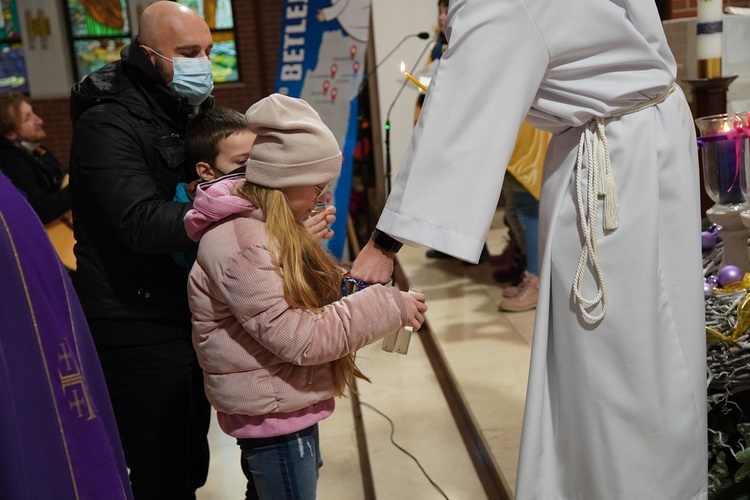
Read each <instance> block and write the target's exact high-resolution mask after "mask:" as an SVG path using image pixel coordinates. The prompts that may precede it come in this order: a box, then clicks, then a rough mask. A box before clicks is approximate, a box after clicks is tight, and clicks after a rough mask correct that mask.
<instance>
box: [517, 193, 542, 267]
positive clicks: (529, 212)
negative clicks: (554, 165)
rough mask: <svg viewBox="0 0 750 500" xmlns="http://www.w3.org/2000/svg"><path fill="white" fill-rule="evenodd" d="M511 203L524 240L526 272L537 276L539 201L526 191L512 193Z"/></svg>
mask: <svg viewBox="0 0 750 500" xmlns="http://www.w3.org/2000/svg"><path fill="white" fill-rule="evenodd" d="M513 201H515V202H516V212H517V213H518V220H519V221H520V222H521V227H522V228H523V234H524V238H525V239H526V270H527V271H528V272H530V273H531V274H535V275H537V276H539V201H538V200H537V199H536V198H534V195H533V194H531V193H529V192H528V191H524V192H514V193H513Z"/></svg>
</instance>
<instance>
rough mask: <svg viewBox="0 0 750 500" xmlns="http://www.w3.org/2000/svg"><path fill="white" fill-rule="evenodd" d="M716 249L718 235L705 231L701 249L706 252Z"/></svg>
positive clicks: (702, 234)
mask: <svg viewBox="0 0 750 500" xmlns="http://www.w3.org/2000/svg"><path fill="white" fill-rule="evenodd" d="M714 248H716V233H711V232H709V231H703V232H702V233H701V249H702V250H703V251H704V252H710V251H711V250H713V249H714Z"/></svg>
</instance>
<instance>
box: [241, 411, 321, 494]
mask: <svg viewBox="0 0 750 500" xmlns="http://www.w3.org/2000/svg"><path fill="white" fill-rule="evenodd" d="M237 444H239V445H240V449H241V450H242V461H241V464H242V472H244V473H245V477H246V478H247V492H246V494H245V499H246V500H313V499H314V498H315V493H316V489H317V486H318V469H319V468H320V467H321V466H322V465H323V459H322V458H321V456H320V440H319V438H318V424H315V425H312V426H310V427H308V428H307V429H302V430H301V431H299V432H295V433H293V434H286V435H284V436H277V437H270V438H252V439H250V438H247V439H238V440H237Z"/></svg>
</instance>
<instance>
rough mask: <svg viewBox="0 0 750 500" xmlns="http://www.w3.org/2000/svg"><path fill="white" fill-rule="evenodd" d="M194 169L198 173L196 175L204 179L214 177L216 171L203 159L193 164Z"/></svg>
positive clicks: (209, 179)
mask: <svg viewBox="0 0 750 500" xmlns="http://www.w3.org/2000/svg"><path fill="white" fill-rule="evenodd" d="M195 171H196V172H197V173H198V177H200V178H201V179H203V180H204V181H212V180H214V179H216V173H215V171H214V169H213V168H212V167H211V165H209V164H208V163H206V162H205V161H199V162H198V163H197V164H196V165H195Z"/></svg>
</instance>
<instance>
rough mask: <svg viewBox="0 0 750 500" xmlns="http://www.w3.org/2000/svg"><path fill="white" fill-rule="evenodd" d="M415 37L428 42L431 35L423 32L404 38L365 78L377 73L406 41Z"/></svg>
mask: <svg viewBox="0 0 750 500" xmlns="http://www.w3.org/2000/svg"><path fill="white" fill-rule="evenodd" d="M413 37H416V38H420V39H422V40H427V39H428V38H430V34H429V33H427V32H426V31H421V32H419V33H412V34H410V35H406V36H405V37H404V38H402V39H401V41H400V42H398V43H397V44H396V46H395V47H393V48H392V49H391V51H390V52H388V54H386V55H385V57H384V58H383V59H381V60H380V62H379V63H377V64H376V65H375V67H374V68H372V70H371V71H368V72H367V74H366V75H365V76H372V74H373V73H375V70H377V69H378V68H379V67H380V65H381V64H383V63H384V62H385V61H386V59H388V58H389V57H391V56H392V55H393V53H394V52H396V49H398V48H399V47H401V45H402V44H403V43H404V42H405V41H407V40H408V39H409V38H413Z"/></svg>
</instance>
